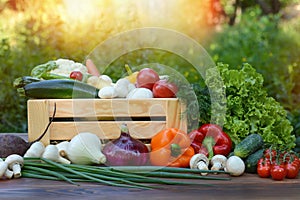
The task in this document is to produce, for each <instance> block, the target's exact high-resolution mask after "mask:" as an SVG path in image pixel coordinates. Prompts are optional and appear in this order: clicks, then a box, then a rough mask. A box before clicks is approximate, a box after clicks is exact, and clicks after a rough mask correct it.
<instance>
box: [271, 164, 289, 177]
mask: <svg viewBox="0 0 300 200" xmlns="http://www.w3.org/2000/svg"><path fill="white" fill-rule="evenodd" d="M271 176H272V179H273V180H277V181H281V180H283V179H284V178H285V176H286V169H285V166H284V165H283V164H279V163H274V164H273V166H272V167H271Z"/></svg>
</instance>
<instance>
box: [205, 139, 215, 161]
mask: <svg viewBox="0 0 300 200" xmlns="http://www.w3.org/2000/svg"><path fill="white" fill-rule="evenodd" d="M215 144H216V142H215V139H214V138H213V137H210V136H207V137H205V138H204V140H203V142H202V145H203V146H204V147H206V149H207V151H208V159H209V160H211V158H212V157H213V156H214V150H213V146H215Z"/></svg>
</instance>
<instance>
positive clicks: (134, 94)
mask: <svg viewBox="0 0 300 200" xmlns="http://www.w3.org/2000/svg"><path fill="white" fill-rule="evenodd" d="M127 98H128V99H145V98H153V93H152V91H151V90H149V89H148V88H134V89H133V90H131V91H130V92H129V93H128V95H127Z"/></svg>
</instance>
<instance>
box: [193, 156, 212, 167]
mask: <svg viewBox="0 0 300 200" xmlns="http://www.w3.org/2000/svg"><path fill="white" fill-rule="evenodd" d="M200 161H202V162H204V163H205V164H206V165H208V163H209V160H208V158H207V157H206V155H204V154H202V153H197V154H195V155H193V156H192V158H191V159H190V168H191V169H196V168H197V164H198V163H199V162H200Z"/></svg>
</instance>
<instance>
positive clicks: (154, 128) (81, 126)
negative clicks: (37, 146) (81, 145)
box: [51, 121, 166, 140]
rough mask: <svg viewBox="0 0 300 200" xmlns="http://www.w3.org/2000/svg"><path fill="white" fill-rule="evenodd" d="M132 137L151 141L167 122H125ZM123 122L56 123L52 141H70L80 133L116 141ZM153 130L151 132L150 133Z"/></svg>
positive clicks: (52, 129) (53, 127) (52, 128)
mask: <svg viewBox="0 0 300 200" xmlns="http://www.w3.org/2000/svg"><path fill="white" fill-rule="evenodd" d="M124 122H125V123H126V124H127V125H128V128H129V130H130V135H131V136H132V137H134V138H138V139H149V138H152V137H153V136H154V134H155V133H157V132H159V131H160V130H162V129H164V128H166V122H160V121H149V122H144V121H141V122H136V121H124ZM122 123H123V122H56V123H53V125H52V126H51V139H52V140H68V139H70V138H72V137H74V136H75V135H76V133H80V132H91V133H95V134H96V135H97V136H99V138H100V139H116V138H118V137H119V136H120V125H121V124H122ZM149 130H151V131H149Z"/></svg>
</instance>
